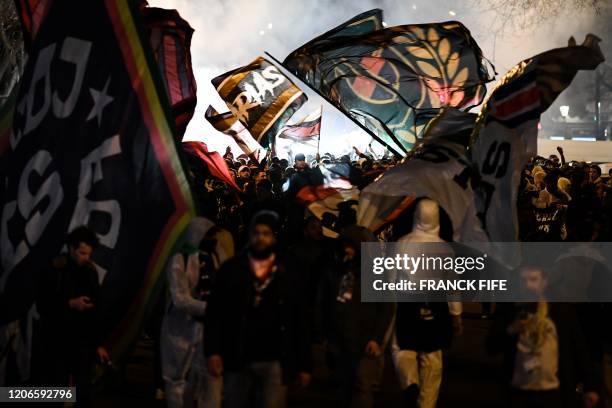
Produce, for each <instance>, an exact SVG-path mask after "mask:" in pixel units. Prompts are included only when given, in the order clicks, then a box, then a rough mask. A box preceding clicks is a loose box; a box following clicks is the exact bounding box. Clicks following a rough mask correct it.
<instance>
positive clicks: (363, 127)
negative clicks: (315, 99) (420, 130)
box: [264, 51, 403, 157]
mask: <svg viewBox="0 0 612 408" xmlns="http://www.w3.org/2000/svg"><path fill="white" fill-rule="evenodd" d="M264 54H266V55H267V56H268V57H270V58H271V59H272V61H274V62H276V63H277V64H278V65H280V66H281V67H283V68H284V69H285V71H287V72H289V73H290V74H291V75H292V76H293V77H295V78H297V79H298V80H299V81H300V82H301V83H303V84H305V85H306V86H307V87H308V88H310V90H312V91H314V92H315V93H316V94H317V95H319V96H320V97H321V98H323V99H325V100H326V101H327V102H328V103H329V104H330V105H332V106H334V107H335V108H336V109H338V111H339V112H341V113H342V114H343V115H344V116H346V117H347V118H349V119H350V120H352V121H353V123H354V124H356V125H357V126H359V127H360V128H361V129H362V130H363V131H364V132H366V133H367V134H369V135H370V136H372V137H373V138H374V139H376V140H377V141H378V142H379V143H380V144H382V145H384V146H387V148H388V149H389V150H391V151H392V152H393V154H395V155H396V156H399V157H403V155H402V154H399V153H398V152H397V151H396V150H395V149H394V148H392V147H391V146H388V144H387V143H385V142H384V141H382V140H380V139H379V138H378V136H376V135H375V134H374V132H372V131H371V130H370V129H368V128H367V127H366V126H365V125H364V124H362V123H360V122H359V121H358V120H356V119H355V118H353V117H352V116H350V115H347V114H346V113H344V112H342V110H340V109H339V108H338V107H337V106H336V105H334V103H333V102H332V101H331V100H330V99H329V98H328V97H327V96H325V95H323V94H322V93H321V92H319V90H318V89H316V88H314V87H313V86H311V85H310V84H309V83H308V82H305V81H303V80H302V79H301V78H300V77H298V76H297V75H295V74H293V72H291V71H290V70H289V68H287V67H286V66H285V65H284V64H283V63H282V62H280V61H279V60H278V59H276V57H275V56H274V55H272V54H270V53H269V52H268V51H264ZM319 137H320V134H319Z"/></svg>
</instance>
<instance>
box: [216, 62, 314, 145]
mask: <svg viewBox="0 0 612 408" xmlns="http://www.w3.org/2000/svg"><path fill="white" fill-rule="evenodd" d="M212 84H213V86H214V87H215V89H216V90H217V92H218V93H219V95H220V96H221V99H223V100H224V101H225V103H226V104H227V106H228V108H229V110H230V112H231V113H232V115H233V116H234V117H235V118H236V119H237V120H238V121H240V123H242V124H243V125H244V127H245V128H247V129H248V131H249V132H250V133H251V135H253V137H254V138H255V140H257V142H258V143H259V144H261V145H262V146H263V147H268V145H270V144H272V140H273V139H274V136H276V135H277V134H278V131H279V130H280V129H281V128H282V127H283V126H284V125H285V124H286V123H287V121H288V120H289V119H290V118H291V116H293V114H294V113H295V111H297V110H298V109H299V108H300V107H301V106H302V105H303V104H304V102H306V100H307V99H308V98H307V97H306V95H305V94H304V93H303V92H302V90H300V88H298V87H297V86H296V85H295V84H294V83H293V82H291V80H290V79H289V78H287V77H286V76H285V75H283V74H282V73H281V72H280V71H279V70H278V68H277V67H276V66H274V65H272V64H271V63H270V62H269V61H267V60H266V59H264V58H263V57H258V58H257V59H255V60H254V61H253V62H251V63H250V64H249V65H246V66H244V67H240V68H237V69H234V70H232V71H230V72H226V73H225V74H223V75H220V76H218V77H216V78H214V79H213V80H212Z"/></svg>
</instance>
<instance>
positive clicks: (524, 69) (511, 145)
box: [470, 35, 604, 242]
mask: <svg viewBox="0 0 612 408" xmlns="http://www.w3.org/2000/svg"><path fill="white" fill-rule="evenodd" d="M598 43H599V39H598V38H597V37H595V36H593V35H588V36H587V37H586V39H585V42H584V44H582V45H580V46H576V45H575V41H573V39H571V40H570V44H574V45H572V46H569V47H565V48H557V49H553V50H550V51H547V52H544V53H542V54H539V55H536V56H534V57H532V58H529V59H527V60H525V61H522V62H521V63H519V64H518V65H516V66H515V67H514V68H512V69H511V70H510V71H509V72H508V73H506V75H504V77H502V79H501V80H500V82H499V85H498V86H497V87H496V88H495V89H494V90H493V92H492V93H491V95H490V97H489V99H488V100H487V102H486V104H485V106H484V108H483V109H482V111H481V112H480V114H479V117H478V121H477V125H476V127H475V130H474V132H473V134H472V146H471V149H470V151H471V158H472V161H473V162H474V163H475V165H476V166H477V167H478V171H479V172H480V177H481V183H480V187H479V194H477V196H476V197H477V200H478V202H477V204H478V206H477V207H478V211H479V214H480V216H481V218H482V220H483V221H484V223H485V227H486V230H487V232H488V234H489V236H490V237H491V240H492V241H497V242H509V241H515V240H516V239H517V237H518V218H517V212H516V200H517V196H518V188H519V183H520V176H521V171H522V169H523V167H524V166H525V164H526V161H527V158H528V157H530V156H534V155H536V154H537V134H538V128H537V126H538V122H539V120H540V115H542V113H543V112H544V111H545V110H546V109H548V107H549V106H550V105H551V104H552V103H553V101H554V100H555V99H556V98H557V96H558V95H559V94H560V93H561V92H562V91H563V90H564V89H565V88H567V87H568V86H569V84H570V83H571V82H572V79H573V78H574V76H575V75H576V73H577V72H578V71H579V70H593V69H595V68H596V67H597V66H598V65H599V64H600V63H601V62H602V61H603V60H604V57H603V55H602V53H601V50H600V49H599V45H598Z"/></svg>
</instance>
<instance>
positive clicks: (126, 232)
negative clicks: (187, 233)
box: [0, 0, 195, 362]
mask: <svg viewBox="0 0 612 408" xmlns="http://www.w3.org/2000/svg"><path fill="white" fill-rule="evenodd" d="M137 13H139V11H138V9H137V8H136V6H135V5H134V4H133V2H131V1H128V0H106V1H96V2H83V1H76V0H71V1H69V0H65V1H58V2H54V3H53V5H52V6H51V7H50V9H49V10H48V13H47V17H46V18H45V20H44V23H43V24H42V25H41V26H40V29H39V31H38V34H37V35H36V37H35V38H34V40H33V42H32V44H31V47H30V49H29V57H28V62H27V64H26V67H25V70H24V73H23V76H22V79H21V86H20V90H19V94H18V95H17V101H16V103H15V106H16V107H17V108H16V109H15V111H14V116H13V120H12V136H11V137H10V144H9V147H8V151H7V153H6V154H5V157H4V158H3V161H4V160H6V166H5V169H6V173H5V174H3V177H4V183H3V184H5V185H6V189H5V191H4V192H3V195H2V202H1V203H0V206H1V212H2V218H1V225H0V231H1V234H0V249H1V261H2V268H0V270H1V272H0V326H1V325H2V324H3V323H6V322H10V321H13V320H15V319H17V318H19V317H22V316H24V314H25V313H27V312H28V311H29V310H31V306H32V303H33V301H34V298H35V293H34V291H35V288H36V285H37V282H38V281H39V279H38V278H39V277H40V274H41V273H44V272H45V271H47V270H48V267H49V265H50V262H51V260H52V258H54V257H55V256H57V255H58V254H59V253H60V252H61V251H62V247H63V245H64V240H65V238H66V236H67V234H68V233H69V232H70V231H71V230H73V229H74V228H75V227H78V226H80V225H87V226H89V227H90V228H91V229H93V230H94V231H95V232H96V233H97V234H98V236H99V238H100V244H101V245H100V247H99V248H98V249H96V250H95V251H94V254H93V257H92V261H93V262H94V263H95V265H96V269H97V271H98V277H99V280H100V282H101V292H100V297H99V299H98V302H97V303H96V310H97V314H98V315H99V318H100V320H99V322H98V324H97V327H98V329H99V330H100V334H101V336H102V338H103V339H104V341H105V346H106V347H108V348H109V350H110V352H111V356H112V359H113V361H117V362H119V361H121V358H122V357H123V356H125V353H126V352H127V350H128V349H129V347H130V346H131V344H132V343H133V341H135V340H136V339H137V338H138V335H139V333H140V328H141V323H142V322H143V320H144V317H145V316H146V315H147V314H148V313H149V312H150V311H151V307H152V306H153V305H154V304H155V302H156V300H157V299H158V296H159V295H160V294H161V293H162V292H161V289H162V284H163V279H164V278H165V276H164V274H163V271H164V267H165V264H166V260H167V259H168V257H169V256H170V255H171V253H172V251H173V248H174V247H175V245H176V244H177V240H178V239H179V237H180V236H181V234H182V231H183V230H184V228H185V226H186V225H187V224H188V222H189V220H190V219H191V218H192V217H193V215H194V213H195V210H194V203H193V198H192V194H191V189H190V186H189V182H188V179H187V175H186V174H185V172H184V170H183V163H182V161H181V159H180V152H179V150H180V148H179V147H178V146H177V143H176V140H175V135H174V134H173V125H172V117H171V115H170V111H169V106H168V104H167V98H166V95H165V90H164V87H163V82H162V80H161V78H160V75H159V70H158V69H157V66H156V65H155V64H154V59H153V55H152V53H151V49H150V46H149V42H148V41H149V39H148V36H147V34H146V33H145V31H144V28H143V27H142V25H141V24H140V21H141V20H140V19H139V18H137V17H136V14H137ZM75 15H76V16H78V18H74V16H75Z"/></svg>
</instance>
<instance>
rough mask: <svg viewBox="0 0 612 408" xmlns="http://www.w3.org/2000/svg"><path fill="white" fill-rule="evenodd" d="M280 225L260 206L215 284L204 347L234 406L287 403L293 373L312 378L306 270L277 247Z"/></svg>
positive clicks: (303, 379) (301, 380) (227, 399)
mask: <svg viewBox="0 0 612 408" xmlns="http://www.w3.org/2000/svg"><path fill="white" fill-rule="evenodd" d="M279 227H280V222H279V217H278V215H277V214H276V213H274V212H272V211H260V212H259V213H257V214H255V215H254V216H253V220H252V222H251V225H250V230H249V240H248V246H247V248H246V250H245V251H243V252H242V253H240V254H239V255H238V256H236V257H234V258H232V259H230V260H228V261H227V262H226V263H225V264H224V265H223V266H222V267H221V270H220V271H219V273H218V275H217V279H216V281H215V283H214V286H213V288H212V292H211V298H210V301H209V305H208V310H207V312H206V323H205V326H206V329H207V334H206V336H205V339H204V352H205V354H206V356H207V357H208V369H209V371H210V373H211V374H212V375H214V376H221V375H223V381H224V388H225V403H226V405H225V406H226V407H228V408H235V407H236V408H240V407H250V406H255V405H257V404H260V405H259V406H262V407H264V408H276V407H284V406H285V405H286V384H287V382H288V381H290V380H293V379H294V378H295V376H296V375H297V379H298V382H299V383H300V385H302V386H306V385H308V383H309V382H310V374H308V373H309V371H310V368H309V367H310V362H309V359H310V344H309V339H310V336H309V327H308V324H309V321H310V320H309V319H308V316H307V309H306V307H305V304H304V302H303V301H302V300H303V296H300V295H299V291H300V289H301V288H302V285H301V284H300V281H299V277H300V276H303V274H300V273H298V272H297V265H295V264H290V263H289V262H288V260H287V259H285V258H284V257H283V256H282V255H281V254H279V253H278V252H277V251H276V242H277V241H276V234H277V232H278V229H279ZM258 396H259V398H261V401H258Z"/></svg>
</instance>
